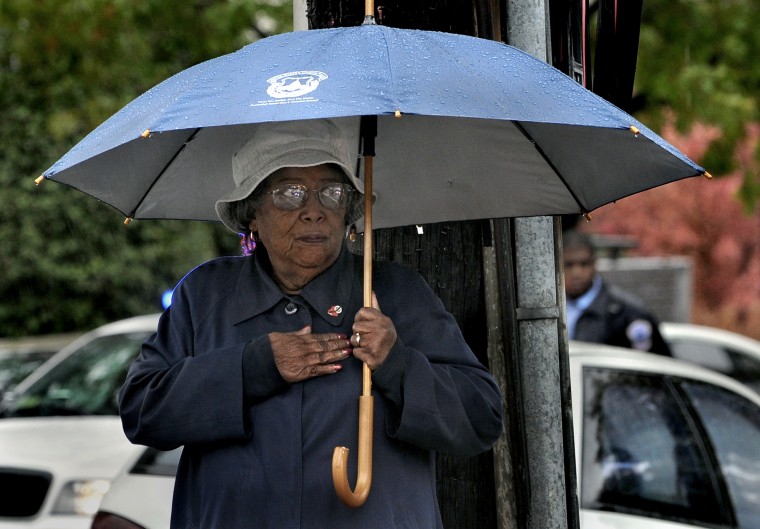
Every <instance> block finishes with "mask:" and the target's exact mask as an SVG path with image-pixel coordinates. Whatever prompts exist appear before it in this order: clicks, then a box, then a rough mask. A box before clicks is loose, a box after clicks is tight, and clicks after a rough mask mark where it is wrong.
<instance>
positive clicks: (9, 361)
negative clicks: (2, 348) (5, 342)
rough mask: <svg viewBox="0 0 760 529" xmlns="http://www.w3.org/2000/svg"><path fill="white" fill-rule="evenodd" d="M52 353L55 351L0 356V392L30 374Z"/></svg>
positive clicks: (10, 387)
mask: <svg viewBox="0 0 760 529" xmlns="http://www.w3.org/2000/svg"><path fill="white" fill-rule="evenodd" d="M53 354H55V351H33V352H29V353H23V354H8V355H5V356H0V394H2V393H3V392H4V391H6V390H9V389H12V388H13V387H14V386H15V385H16V384H18V383H19V382H21V381H22V380H24V379H25V378H26V377H28V376H29V375H31V374H32V371H34V370H35V369H37V368H38V367H39V366H41V365H42V363H43V362H45V360H47V359H48V358H50V357H51V356H53Z"/></svg>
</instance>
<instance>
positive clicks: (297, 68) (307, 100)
mask: <svg viewBox="0 0 760 529" xmlns="http://www.w3.org/2000/svg"><path fill="white" fill-rule="evenodd" d="M361 115H377V116H378V130H377V139H376V151H377V157H376V159H375V162H374V173H375V183H374V194H375V196H376V198H377V201H376V209H375V212H374V227H378V228H382V227H390V226H400V225H409V224H422V223H430V222H439V221H451V220H468V219H478V218H493V217H518V216H533V215H554V214H568V213H587V212H589V211H592V210H594V209H595V208H597V207H599V206H602V205H604V204H607V203H609V202H612V201H614V200H617V199H620V198H622V197H625V196H628V195H631V194H634V193H637V192H640V191H643V190H646V189H649V188H652V187H655V186H658V185H662V184H665V183H668V182H671V181H675V180H679V179H682V178H686V177H690V176H695V175H699V174H704V169H702V168H701V167H699V166H698V165H696V164H695V163H693V162H692V161H690V160H689V159H688V158H686V157H685V156H684V155H683V154H681V153H680V152H678V151H677V150H676V149H675V148H674V147H673V146H671V145H670V144H668V143H667V142H665V141H664V140H663V139H662V138H660V137H659V136H657V135H656V134H655V133H653V132H652V131H650V130H649V129H647V128H646V127H645V126H644V125H643V124H641V123H639V122H638V121H637V120H635V119H634V118H633V117H631V116H630V115H628V114H626V113H625V112H623V111H621V110H620V109H618V108H617V107H615V106H613V105H611V104H610V103H607V102H606V101H604V100H603V99H601V98H599V97H598V96H596V95H595V94H593V93H591V92H590V91H588V90H586V89H585V88H583V87H582V86H580V85H578V84H577V83H576V82H575V81H573V80H572V79H571V78H570V77H568V76H566V75H565V74H563V73H561V72H560V71H558V70H557V69H555V68H553V67H552V66H550V65H548V64H546V63H543V62H541V61H539V60H537V59H534V58H532V57H531V56H529V55H527V54H526V53H524V52H522V51H520V50H518V49H516V48H513V47H510V46H508V45H505V44H502V43H498V42H493V41H489V40H485V39H479V38H475V37H468V36H462V35H453V34H447V33H438V32H430V31H419V30H402V29H394V28H389V27H384V26H376V25H363V26H359V27H352V28H337V29H325V30H311V31H302V32H294V33H288V34H282V35H278V36H274V37H269V38H266V39H263V40H260V41H258V42H256V43H254V44H251V45H249V46H246V47H244V48H242V49H241V50H239V51H237V52H235V53H232V54H229V55H225V56H222V57H219V58H216V59H212V60H210V61H206V62H204V63H201V64H198V65H196V66H194V67H192V68H189V69H187V70H185V71H183V72H181V73H179V74H177V75H175V76H173V77H171V78H169V79H167V80H166V81H164V82H163V83H161V84H159V85H157V86H156V87H154V88H153V89H151V90H149V91H148V92H146V93H145V94H143V95H142V96H141V97H139V98H137V99H136V100H134V101H133V102H132V103H130V104H129V105H127V106H126V107H125V108H123V109H122V110H121V111H119V112H118V113H117V114H115V115H114V116H113V117H111V118H110V119H109V120H108V121H106V122H105V123H103V124H102V125H101V126H100V127H98V128H97V129H96V130H95V131H93V132H92V133H91V134H90V135H88V136H87V137H86V138H84V139H83V140H82V141H81V142H80V143H79V144H77V145H76V146H75V147H74V148H73V149H71V151H69V152H68V153H67V154H66V155H65V156H63V157H62V158H61V159H60V160H59V161H58V162H56V163H55V164H54V165H53V166H52V167H50V168H49V169H48V170H47V171H45V173H44V174H43V175H42V176H43V177H44V178H48V179H52V180H55V181H59V182H62V183H64V184H67V185H70V186H73V187H75V188H77V189H80V190H82V191H84V192H85V193H88V194H90V195H92V196H94V197H95V198H97V199H99V200H101V201H104V202H106V203H108V204H110V205H112V206H113V207H115V208H116V209H118V210H119V211H121V212H122V213H123V214H124V215H125V216H127V217H128V218H136V219H141V218H142V219H161V218H171V219H195V220H210V221H216V220H218V219H217V217H216V214H215V211H214V203H215V202H216V200H217V199H218V198H220V197H221V196H224V195H226V194H227V193H229V192H230V191H231V190H232V189H233V187H234V183H233V180H232V165H231V159H232V155H233V153H234V152H236V150H237V149H238V148H239V147H240V146H241V145H242V144H243V143H244V142H245V141H246V140H247V139H248V138H249V137H250V136H251V134H252V133H253V130H254V128H255V127H259V126H265V124H266V123H267V122H272V121H287V120H300V119H315V118H327V117H330V118H340V119H339V120H338V122H339V123H340V125H341V126H342V127H344V128H345V129H346V132H347V133H348V134H351V135H353V136H355V137H356V142H355V143H356V145H357V151H358V145H359V117H358V116H361ZM357 159H358V158H357Z"/></svg>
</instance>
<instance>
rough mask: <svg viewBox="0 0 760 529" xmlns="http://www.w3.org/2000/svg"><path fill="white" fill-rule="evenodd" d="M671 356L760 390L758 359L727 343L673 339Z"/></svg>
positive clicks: (759, 364) (759, 362)
mask: <svg viewBox="0 0 760 529" xmlns="http://www.w3.org/2000/svg"><path fill="white" fill-rule="evenodd" d="M670 349H671V351H672V353H673V356H674V357H676V358H678V359H680V360H686V361H687V362H692V363H695V364H699V365H701V366H704V367H706V368H708V369H712V370H714V371H718V372H720V373H723V374H724V375H728V376H730V377H733V378H735V379H737V380H738V381H740V382H743V383H744V384H747V385H748V386H750V387H752V388H754V389H755V391H758V392H760V361H758V360H756V359H755V358H754V357H753V356H751V355H750V354H748V353H743V352H741V350H737V349H733V348H731V347H729V346H727V345H722V344H719V343H710V342H707V341H702V340H688V339H675V340H672V341H671V342H670Z"/></svg>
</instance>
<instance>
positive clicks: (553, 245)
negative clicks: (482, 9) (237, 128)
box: [494, 0, 579, 529]
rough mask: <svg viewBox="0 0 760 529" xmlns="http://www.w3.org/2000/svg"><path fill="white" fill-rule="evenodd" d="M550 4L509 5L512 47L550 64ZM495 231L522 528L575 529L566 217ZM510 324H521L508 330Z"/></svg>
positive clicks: (525, 0) (502, 223)
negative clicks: (513, 333) (508, 317)
mask: <svg viewBox="0 0 760 529" xmlns="http://www.w3.org/2000/svg"><path fill="white" fill-rule="evenodd" d="M546 2H547V0H507V1H506V21H507V24H506V41H507V43H508V44H511V45H513V46H515V47H517V48H520V49H522V50H523V51H525V52H527V53H529V54H530V55H532V56H533V57H535V58H537V59H539V60H541V61H544V62H547V61H549V60H550V57H551V50H550V49H549V42H551V38H550V37H551V35H550V28H549V6H548V4H547V3H546ZM494 232H495V237H494V247H495V253H496V259H497V268H498V271H499V273H500V274H501V275H502V276H503V275H507V277H502V278H500V284H501V288H500V294H501V295H503V296H508V295H510V294H511V295H512V299H510V300H504V301H502V306H503V307H504V309H505V310H506V311H508V310H509V307H510V306H511V307H514V317H515V319H516V330H517V344H516V347H515V348H514V350H513V356H511V357H508V365H511V366H512V370H511V373H512V377H511V382H512V383H513V384H514V385H516V386H517V388H516V391H517V396H516V397H517V398H516V402H515V403H514V406H515V407H517V408H518V409H516V410H514V411H513V412H512V413H511V417H512V421H513V422H512V428H513V429H515V431H517V432H518V434H519V435H514V434H513V435H512V439H513V447H512V454H513V462H514V464H515V467H516V471H515V472H514V476H515V496H516V498H517V500H518V503H517V523H518V525H519V527H521V528H525V529H553V528H557V529H565V528H571V529H574V528H577V527H578V526H579V521H578V508H577V494H576V489H577V480H576V473H575V459H574V444H573V425H572V408H571V399H570V382H569V354H568V344H567V338H566V336H567V335H566V331H565V328H566V325H565V316H564V284H563V276H562V263H561V261H560V256H561V224H560V220H559V218H551V217H531V218H518V219H512V220H509V221H508V220H505V219H500V220H496V221H494ZM512 259H514V262H512ZM510 282H511V283H512V286H510V285H509V284H508V283H510ZM509 323H511V324H512V326H514V325H515V324H514V322H513V321H512V322H505V327H506V326H507V325H508V324H509ZM513 345H514V344H513ZM507 351H509V349H507ZM509 360H511V362H509Z"/></svg>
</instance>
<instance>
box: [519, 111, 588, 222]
mask: <svg viewBox="0 0 760 529" xmlns="http://www.w3.org/2000/svg"><path fill="white" fill-rule="evenodd" d="M512 123H514V125H515V127H517V130H519V131H520V132H521V133H522V135H523V136H525V137H526V138H527V139H528V141H530V142H531V143H532V144H533V148H535V149H536V151H538V154H540V155H541V158H543V159H544V161H545V162H546V164H547V165H548V166H549V167H551V168H552V171H554V174H556V175H557V178H559V180H560V182H562V184H563V185H564V186H565V189H567V191H568V193H570V196H571V197H573V200H575V203H576V204H578V208H580V210H581V215H586V214H587V213H588V210H587V209H586V208H585V207H584V206H583V204H582V203H581V201H580V199H579V198H578V195H576V194H575V192H574V191H573V189H572V188H571V187H570V186H569V185H568V183H567V181H566V180H565V178H564V177H563V176H562V174H561V173H560V172H559V170H558V169H557V168H556V167H555V165H554V164H553V163H552V161H551V160H550V159H549V157H548V156H547V155H546V153H545V152H544V150H543V149H542V148H541V146H540V145H539V144H538V143H537V142H536V140H534V139H533V137H532V136H531V135H530V134H529V133H528V131H527V130H525V128H524V127H523V126H522V123H520V122H519V121H516V120H513V121H512Z"/></svg>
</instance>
